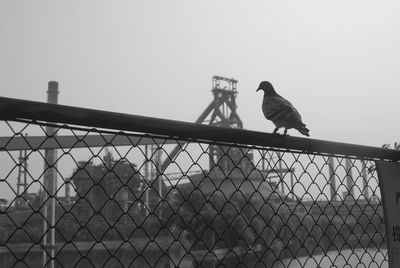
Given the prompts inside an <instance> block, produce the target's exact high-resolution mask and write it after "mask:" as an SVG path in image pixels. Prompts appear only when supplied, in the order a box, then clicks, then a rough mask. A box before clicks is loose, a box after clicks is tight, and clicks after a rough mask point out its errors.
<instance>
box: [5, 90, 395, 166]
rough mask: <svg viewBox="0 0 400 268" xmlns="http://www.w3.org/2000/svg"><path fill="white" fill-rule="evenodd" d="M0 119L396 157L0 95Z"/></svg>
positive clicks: (384, 152)
mask: <svg viewBox="0 0 400 268" xmlns="http://www.w3.org/2000/svg"><path fill="white" fill-rule="evenodd" d="M0 119H1V120H31V121H36V122H49V123H57V124H68V125H78V126H85V127H94V128H101V129H113V130H120V131H129V132H139V133H148V134H155V135H163V136H168V137H171V138H176V139H183V140H197V141H205V142H207V141H211V142H221V143H234V144H243V145H250V146H263V147H264V146H265V147H274V148H280V149H283V150H287V149H288V150H296V151H301V152H306V153H318V154H327V155H333V154H334V155H343V156H350V157H360V158H366V159H379V160H391V161H400V151H398V150H391V149H385V148H379V147H372V146H363V145H355V144H348V143H340V142H332V141H325V140H316V139H309V138H302V137H291V136H280V135H273V134H270V133H264V132H259V131H250V130H244V129H232V128H225V127H214V126H208V125H202V124H195V123H189V122H182V121H176V120H169V119H160V118H154V117H147V116H140V115H130V114H123V113H115V112H108V111H101V110H94V109H87V108H80V107H74V106H67V105H58V104H49V103H44V102H34V101H27V100H20V99H12V98H5V97H0Z"/></svg>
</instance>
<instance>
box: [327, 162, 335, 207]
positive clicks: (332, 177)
mask: <svg viewBox="0 0 400 268" xmlns="http://www.w3.org/2000/svg"><path fill="white" fill-rule="evenodd" d="M328 167H329V185H330V190H331V201H333V202H335V201H337V193H336V176H335V161H334V158H333V157H332V156H330V157H329V159H328Z"/></svg>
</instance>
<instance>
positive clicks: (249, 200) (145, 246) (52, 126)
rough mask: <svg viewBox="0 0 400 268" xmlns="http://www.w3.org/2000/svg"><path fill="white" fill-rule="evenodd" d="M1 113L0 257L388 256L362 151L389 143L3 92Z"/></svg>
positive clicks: (127, 262)
mask: <svg viewBox="0 0 400 268" xmlns="http://www.w3.org/2000/svg"><path fill="white" fill-rule="evenodd" d="M0 119H1V120H2V121H0V161H1V170H0V197H1V198H2V199H0V267H141V268H142V267H217V266H218V267H332V266H333V267H335V266H336V267H345V266H346V265H347V266H348V267H387V251H386V249H385V248H386V242H385V241H386V236H385V227H384V221H383V209H382V203H381V195H380V190H379V187H378V178H377V175H376V172H375V169H374V162H373V161H374V160H385V161H395V162H398V161H399V160H400V153H399V152H398V151H395V150H390V149H381V148H375V147H368V146H356V145H350V144H343V143H336V142H327V141H320V140H312V139H303V138H295V137H280V136H275V135H270V134H266V133H261V132H254V131H246V130H240V129H229V128H217V127H210V126H205V125H198V124H191V123H185V122H178V121H172V120H163V119H157V118H148V117H143V116H133V115H126V114H117V113H111V112H104V111H96V110H90V109H82V108H76V107H69V106H62V105H51V104H44V103H37V102H30V101H23V100H14V99H7V98H0ZM172 152H177V153H176V154H175V153H172ZM357 265H359V266H357Z"/></svg>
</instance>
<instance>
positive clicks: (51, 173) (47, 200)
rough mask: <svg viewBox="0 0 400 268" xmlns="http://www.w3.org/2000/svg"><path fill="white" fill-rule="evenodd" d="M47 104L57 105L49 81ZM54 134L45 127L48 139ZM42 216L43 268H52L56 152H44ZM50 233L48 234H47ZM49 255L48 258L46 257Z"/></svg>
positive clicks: (54, 89) (55, 84) (55, 88)
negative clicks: (48, 266)
mask: <svg viewBox="0 0 400 268" xmlns="http://www.w3.org/2000/svg"><path fill="white" fill-rule="evenodd" d="M47 102H48V103H52V104H57V103H58V82H56V81H50V82H49V84H48V90H47ZM55 132H56V128H54V127H51V126H47V127H46V136H47V138H48V139H52V137H53V136H54V135H56V134H55ZM43 187H44V188H45V189H44V190H43V197H42V198H43V215H44V216H45V218H46V220H45V221H43V244H44V245H49V246H50V248H51V250H50V254H48V252H47V250H44V251H43V255H42V261H43V267H45V266H47V265H46V263H48V261H49V262H50V268H54V259H55V251H54V245H55V218H56V198H57V197H56V193H57V150H56V149H46V150H45V172H44V179H43ZM48 231H50V232H48ZM48 255H49V256H48Z"/></svg>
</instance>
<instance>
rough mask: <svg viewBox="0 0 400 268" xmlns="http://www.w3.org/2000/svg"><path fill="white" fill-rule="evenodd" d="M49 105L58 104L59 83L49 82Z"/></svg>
mask: <svg viewBox="0 0 400 268" xmlns="http://www.w3.org/2000/svg"><path fill="white" fill-rule="evenodd" d="M47 103H53V104H57V103H58V82H56V81H49V85H48V90H47Z"/></svg>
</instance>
